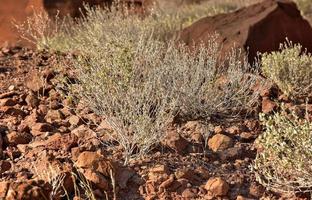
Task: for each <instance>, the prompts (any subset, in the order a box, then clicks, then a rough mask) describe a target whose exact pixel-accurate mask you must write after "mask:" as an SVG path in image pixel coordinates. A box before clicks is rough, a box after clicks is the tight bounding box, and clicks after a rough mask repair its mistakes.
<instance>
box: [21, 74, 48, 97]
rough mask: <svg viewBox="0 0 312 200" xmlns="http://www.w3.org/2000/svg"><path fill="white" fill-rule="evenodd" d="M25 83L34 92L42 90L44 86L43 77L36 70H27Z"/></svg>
mask: <svg viewBox="0 0 312 200" xmlns="http://www.w3.org/2000/svg"><path fill="white" fill-rule="evenodd" d="M25 84H26V86H27V87H28V88H29V89H30V90H32V91H33V92H34V93H38V92H42V90H43V88H44V87H45V84H44V80H43V77H42V76H41V74H40V73H39V72H37V71H31V72H29V79H27V81H26V83H25Z"/></svg>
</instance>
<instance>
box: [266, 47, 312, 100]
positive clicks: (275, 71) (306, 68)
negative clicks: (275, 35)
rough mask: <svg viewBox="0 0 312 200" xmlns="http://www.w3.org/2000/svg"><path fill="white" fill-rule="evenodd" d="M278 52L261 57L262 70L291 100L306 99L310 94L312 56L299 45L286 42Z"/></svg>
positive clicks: (311, 87)
mask: <svg viewBox="0 0 312 200" xmlns="http://www.w3.org/2000/svg"><path fill="white" fill-rule="evenodd" d="M280 50H281V51H280V52H272V53H266V54H264V55H263V56H262V70H263V73H264V75H265V76H266V77H267V78H269V79H271V80H272V81H273V82H274V83H275V84H276V85H277V86H278V87H279V88H280V89H281V91H282V92H283V93H284V94H285V95H287V96H289V97H290V98H292V99H299V98H306V97H308V96H309V95H310V94H311V93H312V56H311V54H309V53H306V52H305V50H304V49H303V48H302V46H301V45H300V44H292V43H291V42H288V43H286V44H284V45H281V47H280Z"/></svg>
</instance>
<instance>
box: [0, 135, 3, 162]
mask: <svg viewBox="0 0 312 200" xmlns="http://www.w3.org/2000/svg"><path fill="white" fill-rule="evenodd" d="M2 153H3V138H2V135H1V132H0V158H1V157H2Z"/></svg>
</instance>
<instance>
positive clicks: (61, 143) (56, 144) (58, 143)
mask: <svg viewBox="0 0 312 200" xmlns="http://www.w3.org/2000/svg"><path fill="white" fill-rule="evenodd" d="M77 140H78V139H77V137H75V136H72V135H71V134H60V133H54V134H53V135H51V136H49V137H48V139H46V140H43V141H35V142H32V143H30V144H29V145H27V146H28V147H31V148H37V147H45V148H46V149H50V150H63V151H70V150H71V148H72V147H75V146H77Z"/></svg>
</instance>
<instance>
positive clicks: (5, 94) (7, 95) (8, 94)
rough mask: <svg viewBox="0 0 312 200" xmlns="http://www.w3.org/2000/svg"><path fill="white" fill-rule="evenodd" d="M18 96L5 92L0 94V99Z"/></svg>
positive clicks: (12, 92)
mask: <svg viewBox="0 0 312 200" xmlns="http://www.w3.org/2000/svg"><path fill="white" fill-rule="evenodd" d="M16 95H18V94H17V93H16V92H15V91H10V92H5V93H2V94H0V99H4V98H12V97H13V96H16Z"/></svg>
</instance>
